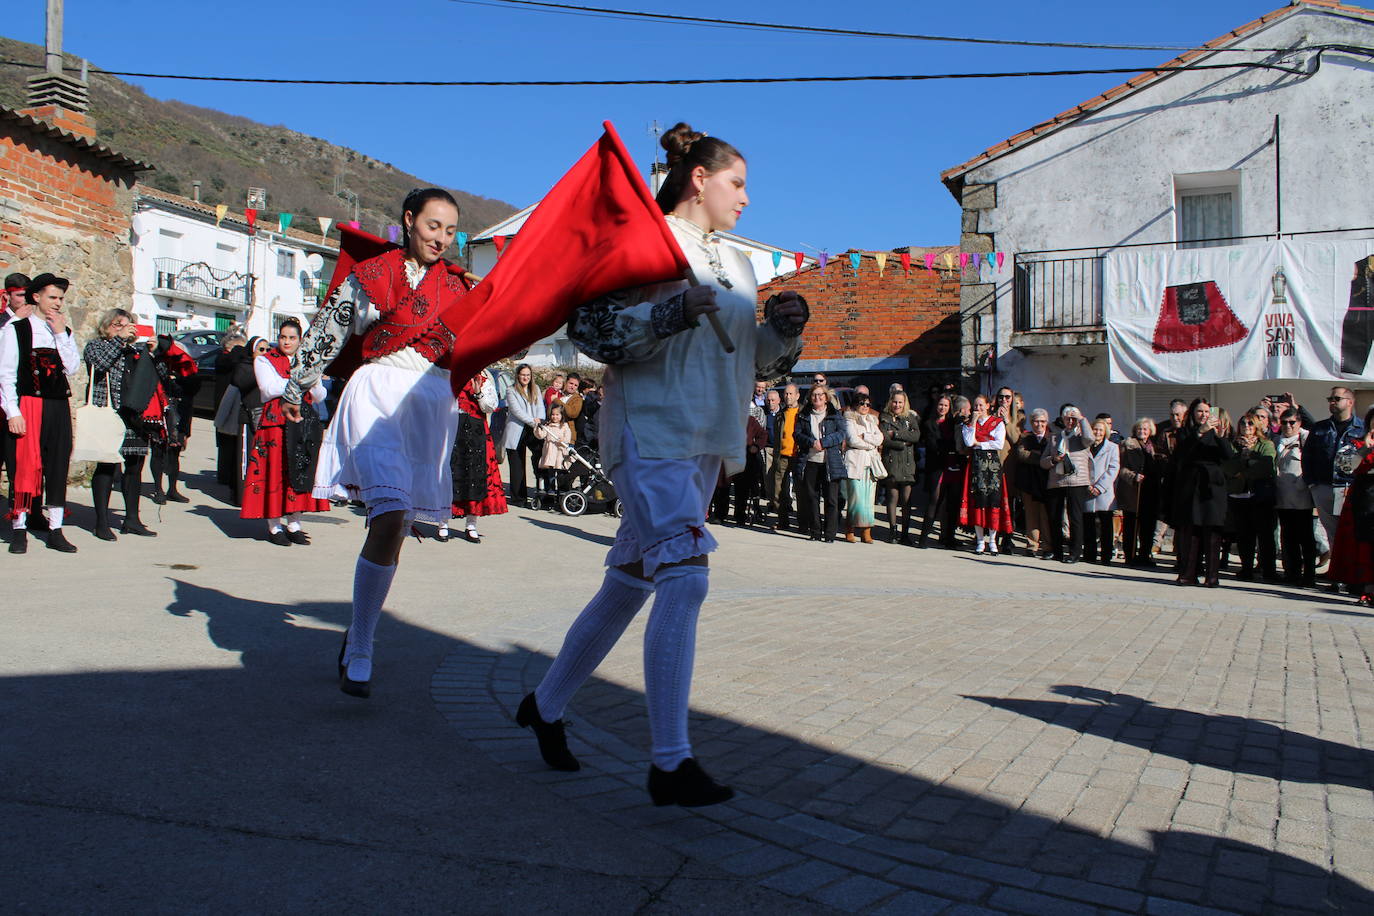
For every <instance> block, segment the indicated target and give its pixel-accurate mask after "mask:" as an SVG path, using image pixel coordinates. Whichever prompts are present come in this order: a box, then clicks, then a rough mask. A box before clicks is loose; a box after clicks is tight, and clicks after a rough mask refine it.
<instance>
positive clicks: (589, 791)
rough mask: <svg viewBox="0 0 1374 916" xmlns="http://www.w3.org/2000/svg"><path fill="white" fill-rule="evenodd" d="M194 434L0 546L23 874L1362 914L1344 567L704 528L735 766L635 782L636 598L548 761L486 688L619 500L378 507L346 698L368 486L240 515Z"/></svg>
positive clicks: (1364, 684)
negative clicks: (701, 802)
mask: <svg viewBox="0 0 1374 916" xmlns="http://www.w3.org/2000/svg"><path fill="white" fill-rule="evenodd" d="M203 432H204V433H205V435H202V434H201V433H202V431H201V430H199V429H198V430H197V436H196V437H195V438H194V439H193V442H195V443H196V445H197V446H198V448H199V451H198V452H197V453H196V454H195V455H193V459H194V460H192V461H188V466H189V467H190V469H191V471H192V475H193V476H192V480H191V484H192V489H191V495H192V496H193V501H192V503H191V504H190V505H189V506H167V507H164V508H163V510H162V519H161V521H160V522H159V521H157V520H156V518H155V516H153V517H149V518H147V520H148V521H149V523H150V524H151V525H153V526H154V527H156V528H158V529H159V530H160V531H161V533H162V536H161V537H160V538H158V539H157V540H156V541H142V540H139V539H134V538H122V539H121V540H120V542H119V543H118V544H112V545H107V544H103V543H101V542H98V541H95V540H94V539H93V538H91V537H90V536H89V535H87V534H85V533H84V532H77V533H75V534H73V535H72V540H73V542H74V543H76V544H77V545H78V546H79V547H80V549H81V553H79V554H78V555H76V556H75V557H68V556H60V555H58V554H55V553H53V552H51V551H46V550H43V549H42V547H41V545H39V544H37V543H35V544H33V545H32V546H31V550H30V553H29V555H27V556H25V557H9V556H5V557H4V558H3V560H0V563H3V564H4V566H5V568H6V573H5V578H6V582H7V583H8V585H9V587H10V590H11V591H10V593H11V595H12V596H16V597H15V598H12V601H11V608H12V610H11V613H10V615H9V618H10V626H9V627H8V633H7V636H8V638H7V639H6V640H5V641H4V644H3V645H4V648H3V650H0V672H3V677H4V682H5V684H6V689H5V690H4V691H3V693H0V715H3V719H2V720H0V721H3V723H4V724H3V725H2V726H0V761H3V771H4V772H5V773H6V780H5V787H4V789H3V792H2V795H0V804H2V805H3V808H4V810H5V812H6V813H5V819H6V820H7V821H8V822H9V823H11V824H14V825H15V826H16V827H17V828H18V829H17V830H16V831H14V835H16V836H23V837H25V838H26V839H27V842H25V843H22V844H19V845H18V848H17V850H16V854H15V855H14V856H13V857H12V858H11V861H10V862H9V863H7V864H8V865H9V869H7V870H8V871H10V873H11V877H10V879H7V881H6V883H7V885H12V886H13V887H14V888H15V891H14V894H13V895H12V902H14V903H16V904H19V905H20V906H21V907H28V908H32V909H37V910H46V911H56V910H62V911H69V910H73V909H76V910H96V909H99V910H104V911H110V910H124V909H134V908H150V909H155V910H167V911H185V910H269V909H270V910H278V911H283V910H285V911H314V910H321V909H332V908H336V907H338V906H341V905H346V906H350V907H351V908H355V909H356V908H361V909H364V910H379V911H380V910H388V911H400V910H403V909H412V910H422V911H430V910H440V909H442V910H450V911H459V912H533V911H547V912H567V913H585V912H589V911H591V910H593V909H595V910H598V911H603V912H608V913H634V912H654V913H675V912H744V911H757V912H789V913H790V912H802V911H808V910H810V911H818V912H824V911H828V910H830V909H832V908H833V909H834V910H839V911H849V912H881V913H937V912H949V913H956V912H957V913H967V912H979V911H981V910H990V911H1007V912H1018V913H1019V912H1029V913H1079V912H1083V913H1089V912H1109V911H1111V912H1115V911H1125V912H1132V913H1160V914H1164V913H1190V912H1200V911H1203V910H1204V909H1205V908H1213V909H1216V910H1222V911H1228V912H1230V911H1238V912H1246V913H1259V912H1264V913H1287V912H1298V911H1312V912H1333V911H1334V912H1347V913H1367V912H1374V794H1371V788H1372V787H1374V786H1372V784H1371V781H1372V780H1374V741H1372V740H1371V734H1374V670H1372V669H1371V662H1370V656H1371V651H1374V613H1369V612H1366V611H1364V610H1362V609H1360V608H1358V607H1356V606H1355V605H1354V604H1353V602H1351V601H1350V599H1348V598H1343V597H1342V598H1335V597H1332V596H1329V595H1326V594H1322V593H1316V592H1310V591H1307V592H1303V591H1292V590H1288V589H1285V588H1280V587H1275V586H1266V585H1246V586H1243V587H1242V586H1241V585H1239V584H1238V583H1232V582H1226V583H1225V586H1226V587H1223V588H1222V589H1219V590H1215V591H1213V590H1205V589H1179V588H1175V587H1173V586H1172V585H1171V584H1170V578H1171V577H1170V576H1168V575H1167V574H1166V573H1153V572H1150V573H1146V572H1140V571H1135V570H1129V571H1128V570H1124V569H1122V568H1121V567H1119V566H1118V567H1115V568H1113V569H1110V570H1108V569H1103V568H1102V567H1094V566H1086V565H1083V564H1080V565H1077V566H1072V567H1070V566H1062V565H1059V564H1044V563H1039V562H1035V561H1031V560H1027V559H1022V558H1018V559H1004V558H997V559H994V558H978V557H975V556H973V555H972V554H968V553H960V554H955V553H949V552H944V551H939V550H926V551H918V550H913V549H909V548H903V547H898V546H893V545H889V544H881V543H880V544H874V545H871V546H869V545H849V544H843V543H841V544H834V545H823V544H819V543H813V542H809V541H806V540H802V539H799V538H795V537H790V536H779V535H773V534H768V533H764V532H762V531H748V530H740V529H735V528H730V527H727V528H724V529H717V535H718V537H719V538H720V539H721V541H722V544H723V545H724V546H723V548H722V550H721V551H720V553H719V554H718V555H717V556H716V557H715V558H713V567H714V569H713V574H712V596H711V599H710V601H709V602H708V605H707V607H706V609H705V611H704V613H703V616H702V619H701V623H700V627H699V651H698V657H697V669H696V681H695V688H694V694H693V710H694V713H693V736H694V739H695V747H696V750H697V752H698V754H699V756H700V757H701V758H702V759H703V761H705V762H706V764H707V766H708V768H709V769H710V770H711V771H712V773H713V774H715V775H717V776H718V777H719V778H721V779H722V780H723V781H727V782H729V783H731V784H733V785H734V786H736V787H737V788H738V789H739V790H741V791H740V795H739V797H738V798H737V799H736V800H735V801H734V802H732V803H730V804H727V805H722V806H717V807H715V808H708V809H700V810H697V811H684V810H681V809H676V808H673V809H660V808H654V807H652V806H651V805H649V804H648V803H647V796H646V793H645V792H644V791H643V779H644V775H645V770H646V767H647V749H646V744H647V736H648V726H647V721H646V719H645V715H644V704H643V697H642V686H643V682H642V673H641V667H642V665H641V658H640V648H639V643H640V637H641V635H642V626H643V621H642V619H641V620H640V621H637V622H636V624H635V625H634V626H632V628H631V630H630V631H629V633H628V634H627V635H626V637H625V639H624V640H623V641H622V644H621V645H620V646H619V647H618V648H617V649H616V651H615V652H613V653H612V655H611V657H610V658H609V659H608V661H607V663H606V665H604V666H603V668H602V670H601V671H600V672H598V675H597V677H596V679H594V680H593V681H592V682H591V683H589V684H588V685H587V687H586V688H585V689H584V690H583V691H582V693H580V694H579V695H578V697H577V698H576V700H575V701H574V703H573V706H572V708H571V709H570V713H569V718H570V722H571V724H570V736H571V742H572V746H573V750H574V752H575V753H577V754H578V756H579V758H580V759H581V760H582V761H583V764H584V768H583V770H582V771H581V772H580V773H576V774H563V773H554V772H551V771H548V770H546V769H545V768H544V767H543V764H542V763H541V762H540V761H539V759H538V754H537V751H536V749H535V745H534V742H533V739H532V738H531V737H530V736H529V734H528V733H527V732H524V731H522V730H520V729H518V728H516V727H515V726H514V724H513V723H512V721H511V717H512V715H513V712H514V708H515V705H516V704H517V703H518V702H519V699H520V697H521V696H523V694H524V693H525V692H527V691H528V690H530V689H532V687H533V685H534V684H535V683H537V681H538V679H539V677H540V675H541V673H542V672H543V670H544V669H545V667H546V666H547V665H548V661H549V658H550V657H551V655H552V654H553V653H554V652H556V651H557V647H558V645H559V641H560V639H561V637H562V633H563V631H564V630H565V628H566V627H567V625H568V623H569V622H570V621H571V619H572V617H573V616H574V615H575V614H576V613H577V611H578V610H579V609H580V607H581V603H582V602H583V601H584V600H585V599H586V597H588V596H589V595H590V594H591V593H592V591H593V590H594V589H595V587H596V584H597V582H598V580H599V576H600V572H599V569H600V562H601V558H602V556H603V554H604V551H605V549H606V546H607V545H608V544H609V542H610V539H611V536H612V534H613V532H614V525H615V522H614V520H613V519H609V518H606V517H600V516H598V517H591V518H582V519H568V518H564V517H562V516H558V515H553V514H549V513H532V512H524V511H517V512H514V513H512V514H510V515H507V516H504V517H501V518H498V519H492V520H488V521H487V523H486V524H485V526H484V527H485V531H486V532H487V534H488V537H487V540H486V542H485V543H484V544H482V545H480V546H474V545H469V544H466V543H462V542H459V543H454V544H448V545H443V544H438V543H436V542H433V541H428V540H427V541H425V542H423V543H416V542H415V541H414V540H412V541H410V542H409V544H408V545H407V547H406V548H405V553H404V554H403V562H402V568H401V571H400V573H399V575H398V577H397V584H396V587H395V588H394V590H393V592H392V597H391V599H390V600H389V601H388V602H387V608H388V611H389V614H388V617H387V618H386V619H384V620H383V623H382V627H381V630H380V631H379V647H378V652H379V656H378V667H377V673H376V681H375V692H374V696H373V698H372V699H371V700H370V701H357V700H353V699H351V698H348V697H345V696H343V695H342V694H340V693H339V692H338V690H337V689H336V688H335V687H334V686H333V684H332V681H331V675H332V668H333V654H334V652H336V651H337V644H338V640H339V638H340V636H339V634H340V632H341V631H342V629H343V627H344V626H345V625H346V622H347V619H348V600H349V589H350V580H351V573H352V557H353V556H355V555H356V551H357V547H358V545H359V543H360V540H361V537H362V521H361V519H360V518H359V517H357V516H356V515H355V514H354V513H352V512H349V511H342V512H340V511H336V512H334V513H331V514H330V516H329V517H327V518H322V519H319V520H318V521H316V522H315V523H313V524H311V525H310V526H309V527H310V530H311V532H312V533H313V535H314V538H315V543H314V545H312V546H311V547H309V548H300V547H291V548H286V549H283V548H276V547H272V546H271V545H268V544H266V543H265V542H263V541H261V540H258V539H256V538H257V535H258V534H259V531H258V524H257V523H247V522H241V521H240V520H238V519H237V516H236V513H235V512H234V511H233V510H231V509H229V508H227V507H225V506H224V505H223V504H222V503H220V502H219V501H218V500H217V499H216V498H215V497H216V496H217V495H218V492H217V490H216V488H215V487H214V486H213V484H212V483H211V482H210V480H211V478H210V476H209V474H210V468H211V466H210V457H211V456H210V455H209V454H208V449H207V446H208V442H207V440H208V439H210V438H211V437H210V436H209V435H208V433H209V430H208V428H207V429H205V430H204V431H203ZM207 491H208V492H207ZM73 501H74V502H75V503H76V504H77V506H76V507H75V508H74V509H73V511H72V515H73V516H75V521H76V524H78V525H81V524H84V523H85V521H86V516H87V515H88V514H89V510H87V509H83V508H82V505H83V504H88V493H87V492H86V491H83V490H78V491H74V500H73ZM116 502H118V500H116ZM152 509H153V510H154V511H155V510H156V507H152Z"/></svg>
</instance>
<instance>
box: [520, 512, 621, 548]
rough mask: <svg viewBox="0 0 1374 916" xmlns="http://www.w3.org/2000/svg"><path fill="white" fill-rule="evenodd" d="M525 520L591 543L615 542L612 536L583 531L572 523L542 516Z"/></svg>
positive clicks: (606, 545)
mask: <svg viewBox="0 0 1374 916" xmlns="http://www.w3.org/2000/svg"><path fill="white" fill-rule="evenodd" d="M525 521H527V522H529V523H530V524H531V525H534V526H535V527H537V528H544V529H546V530H548V531H557V532H559V533H561V534H570V535H572V536H573V537H575V538H580V539H582V540H584V541H591V542H592V543H593V544H600V545H601V546H603V547H610V546H611V545H612V544H614V543H615V538H614V537H608V536H607V535H604V534H593V533H592V532H590V531H583V530H582V529H581V528H576V527H573V526H572V525H560V524H558V523H557V522H550V521H545V520H544V519H542V518H527V519H525Z"/></svg>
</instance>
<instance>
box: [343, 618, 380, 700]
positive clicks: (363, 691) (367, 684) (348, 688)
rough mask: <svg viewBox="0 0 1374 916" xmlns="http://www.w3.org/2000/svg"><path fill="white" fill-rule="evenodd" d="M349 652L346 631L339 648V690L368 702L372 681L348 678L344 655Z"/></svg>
mask: <svg viewBox="0 0 1374 916" xmlns="http://www.w3.org/2000/svg"><path fill="white" fill-rule="evenodd" d="M347 651H348V631H347V630H345V631H344V638H343V644H342V645H340V646H339V689H340V690H342V691H343V692H344V693H346V694H348V695H349V696H351V697H358V698H360V699H364V700H366V699H367V698H368V697H370V696H372V681H371V679H368V680H366V681H355V680H353V679H352V678H350V677H349V676H348V666H347V665H346V664H344V653H345V652H347Z"/></svg>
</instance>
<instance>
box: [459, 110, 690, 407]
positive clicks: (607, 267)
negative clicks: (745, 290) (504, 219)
mask: <svg viewBox="0 0 1374 916" xmlns="http://www.w3.org/2000/svg"><path fill="white" fill-rule="evenodd" d="M604 123H605V128H606V132H605V133H604V134H602V135H601V139H600V140H598V141H597V142H596V144H595V145H594V146H592V148H591V149H589V150H588V151H587V152H586V154H585V155H584V156H583V157H582V158H581V159H579V160H578V161H577V164H576V165H574V166H573V167H572V168H571V169H569V170H568V173H567V174H566V175H564V176H563V177H562V178H560V179H559V180H558V183H557V184H555V185H554V186H553V188H552V189H550V190H549V193H548V194H546V195H544V199H543V200H542V201H541V202H540V203H539V206H538V207H536V208H535V210H534V212H533V213H531V214H530V215H529V218H528V219H527V220H525V224H524V225H523V226H522V227H521V228H520V240H521V241H520V245H519V247H517V248H515V249H513V252H514V253H513V254H509V255H503V256H502V257H501V259H500V260H499V261H497V263H496V266H495V267H493V268H492V269H491V270H490V271H489V272H488V273H487V276H486V278H485V279H484V280H482V282H481V283H478V284H477V285H476V286H475V287H473V289H472V292H470V293H468V294H467V295H466V296H464V297H463V298H462V299H461V300H460V301H459V302H458V304H457V306H456V307H455V308H453V309H451V310H449V312H448V313H446V314H444V315H442V316H441V318H440V320H441V321H443V322H444V324H445V325H447V326H448V328H449V329H450V330H452V331H453V333H454V335H455V336H456V338H457V343H456V344H455V345H454V348H453V355H452V356H451V357H450V360H449V366H448V368H449V370H450V371H451V372H452V373H453V377H452V379H451V382H452V385H453V391H454V394H455V395H456V394H457V393H458V391H460V390H461V389H462V387H463V385H465V384H467V382H468V380H469V379H471V378H472V377H473V375H475V374H476V373H477V371H478V370H479V369H483V368H485V367H486V366H487V365H488V364H489V363H491V362H492V361H494V360H497V359H500V358H502V357H504V356H508V355H510V354H511V353H513V352H515V351H516V350H519V349H520V348H521V347H525V346H528V345H529V344H531V343H532V342H534V341H536V340H539V339H540V338H542V337H547V336H548V335H549V334H552V333H553V332H554V331H555V330H557V329H558V327H559V326H560V325H562V324H563V323H564V322H566V321H567V320H568V315H569V314H570V313H571V311H572V310H573V309H574V308H576V307H577V306H579V305H581V304H583V303H584V302H590V301H591V300H593V299H595V298H596V297H598V296H602V295H605V294H606V293H608V292H611V291H613V290H617V289H626V288H629V287H634V286H647V285H649V284H651V283H661V282H663V281H665V280H671V279H675V278H677V277H681V276H683V274H685V273H686V272H687V269H688V264H687V258H686V256H685V255H683V253H682V249H681V248H680V247H678V244H677V239H675V238H674V237H673V234H672V232H671V230H669V228H668V224H667V222H665V221H664V219H663V212H662V211H661V210H659V208H658V204H656V203H654V199H653V195H651V194H650V193H649V188H648V186H647V185H645V184H644V179H643V178H642V177H641V176H640V174H639V170H638V168H636V166H635V163H634V160H633V159H631V158H630V154H629V153H628V152H626V150H625V145H624V144H623V143H621V142H620V137H619V136H618V135H617V134H616V132H615V128H614V127H613V126H612V125H611V122H610V121H606V122H604Z"/></svg>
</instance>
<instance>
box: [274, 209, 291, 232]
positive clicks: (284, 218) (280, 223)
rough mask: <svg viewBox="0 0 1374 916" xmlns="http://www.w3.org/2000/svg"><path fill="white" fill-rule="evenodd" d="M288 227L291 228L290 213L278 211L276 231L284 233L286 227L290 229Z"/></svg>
mask: <svg viewBox="0 0 1374 916" xmlns="http://www.w3.org/2000/svg"><path fill="white" fill-rule="evenodd" d="M290 228H291V214H290V213H279V214H277V231H278V232H280V233H281V234H282V235H286V230H287V229H290Z"/></svg>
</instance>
